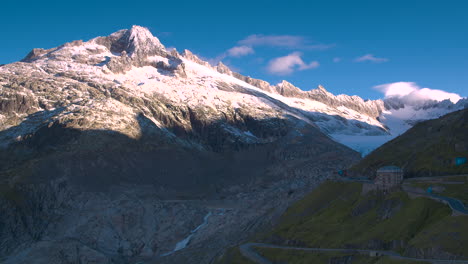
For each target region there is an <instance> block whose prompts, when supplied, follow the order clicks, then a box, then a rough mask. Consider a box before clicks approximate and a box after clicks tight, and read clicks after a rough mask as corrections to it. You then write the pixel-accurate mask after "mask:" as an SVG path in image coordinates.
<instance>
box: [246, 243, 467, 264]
mask: <svg viewBox="0 0 468 264" xmlns="http://www.w3.org/2000/svg"><path fill="white" fill-rule="evenodd" d="M252 247H261V248H275V249H287V250H301V251H316V252H343V253H351V254H369V255H370V253H377V254H378V256H388V257H390V258H392V259H401V260H410V261H422V262H426V263H431V264H468V260H448V259H420V258H410V257H404V256H402V255H400V254H398V253H396V252H393V251H385V250H369V249H339V248H301V247H288V246H278V245H272V244H264V243H246V244H243V245H241V246H239V249H240V252H241V254H242V255H243V256H244V257H246V258H248V259H249V260H251V261H253V262H255V263H258V264H273V262H271V261H270V260H268V259H266V258H265V257H263V256H262V255H260V254H258V253H257V252H256V251H255V249H254V248H252Z"/></svg>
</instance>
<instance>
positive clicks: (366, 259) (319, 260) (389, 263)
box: [256, 248, 429, 264]
mask: <svg viewBox="0 0 468 264" xmlns="http://www.w3.org/2000/svg"><path fill="white" fill-rule="evenodd" d="M256 250H257V252H259V253H260V254H261V255H262V256H264V257H265V258H267V259H268V260H270V261H272V262H273V263H288V264H310V263H314V264H329V263H359V264H428V263H429V262H421V261H409V260H395V259H391V258H389V257H370V256H368V255H363V254H349V253H317V252H310V251H298V250H287V249H272V248H258V249H256ZM345 259H346V260H347V261H348V262H345ZM340 260H342V262H339V261H340Z"/></svg>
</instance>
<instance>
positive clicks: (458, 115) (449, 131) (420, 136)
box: [351, 109, 468, 177]
mask: <svg viewBox="0 0 468 264" xmlns="http://www.w3.org/2000/svg"><path fill="white" fill-rule="evenodd" d="M467 131H468V109H464V110H460V111H457V112H453V113H450V114H447V115H445V116H443V117H441V118H438V119H434V120H428V121H424V122H421V123H418V124H417V125H415V126H414V127H413V128H411V129H409V130H408V131H407V132H406V133H404V134H403V135H401V136H399V137H397V138H395V139H393V140H392V141H389V142H387V143H386V144H384V145H382V146H381V147H379V148H378V149H376V150H375V151H373V152H372V153H370V154H369V155H368V156H366V157H365V158H364V159H363V160H362V161H361V162H359V163H358V164H357V165H355V166H354V167H353V168H352V169H351V170H352V171H355V172H357V173H359V174H361V173H362V174H365V175H368V176H373V173H374V172H375V170H376V169H377V168H379V167H381V166H384V165H397V166H400V167H403V168H404V169H405V175H406V177H415V176H430V175H444V174H461V173H468V164H464V165H461V166H455V165H454V164H453V160H454V158H455V157H459V156H464V157H468V133H467Z"/></svg>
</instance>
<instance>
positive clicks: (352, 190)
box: [261, 182, 468, 257]
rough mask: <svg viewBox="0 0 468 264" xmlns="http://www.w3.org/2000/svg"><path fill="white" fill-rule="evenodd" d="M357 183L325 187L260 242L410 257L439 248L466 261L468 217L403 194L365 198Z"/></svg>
mask: <svg viewBox="0 0 468 264" xmlns="http://www.w3.org/2000/svg"><path fill="white" fill-rule="evenodd" d="M361 188H362V186H361V184H359V183H337V182H327V183H324V184H323V185H322V186H320V187H319V188H318V189H317V190H316V191H314V192H312V193H311V194H309V195H308V196H307V197H305V198H304V199H303V200H301V201H299V202H297V203H296V204H295V205H294V206H292V207H291V208H290V209H288V210H287V211H286V213H285V214H284V215H283V216H282V218H281V220H280V222H279V224H278V225H277V226H276V227H275V228H274V229H273V230H272V231H271V232H269V233H268V234H264V235H263V236H262V237H261V238H262V240H264V241H266V242H270V243H275V244H289V245H298V246H303V247H321V248H346V247H351V248H377V249H388V250H394V251H397V252H399V253H401V254H407V253H408V249H410V248H413V249H420V250H432V249H435V248H437V249H438V250H441V251H443V252H448V253H449V254H453V255H459V256H465V257H468V216H458V217H453V216H451V210H450V208H448V207H447V206H446V205H444V204H442V203H439V202H436V201H434V200H431V199H427V198H422V197H419V198H414V199H412V198H410V197H408V196H407V194H406V193H404V192H393V193H391V194H388V195H379V194H367V195H361Z"/></svg>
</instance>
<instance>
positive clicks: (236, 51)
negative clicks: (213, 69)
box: [227, 46, 254, 58]
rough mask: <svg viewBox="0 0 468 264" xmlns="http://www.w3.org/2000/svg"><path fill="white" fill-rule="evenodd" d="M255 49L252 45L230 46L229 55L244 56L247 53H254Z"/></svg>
mask: <svg viewBox="0 0 468 264" xmlns="http://www.w3.org/2000/svg"><path fill="white" fill-rule="evenodd" d="M253 53H254V50H253V48H252V47H249V46H236V47H233V48H230V49H229V50H228V51H227V55H228V56H231V57H237V58H238V57H242V56H245V55H249V54H253Z"/></svg>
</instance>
